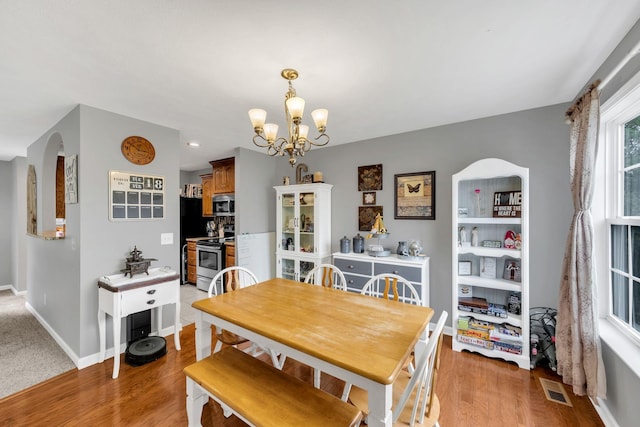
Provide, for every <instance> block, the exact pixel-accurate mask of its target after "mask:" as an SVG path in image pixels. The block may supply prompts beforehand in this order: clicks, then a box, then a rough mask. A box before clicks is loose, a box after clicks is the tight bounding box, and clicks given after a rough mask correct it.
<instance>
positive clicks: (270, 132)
mask: <svg viewBox="0 0 640 427" xmlns="http://www.w3.org/2000/svg"><path fill="white" fill-rule="evenodd" d="M277 136H278V125H277V124H275V123H265V125H264V137H265V139H266V140H267V141H268V142H269V144H273V142H274V141H275V140H276V137H277Z"/></svg>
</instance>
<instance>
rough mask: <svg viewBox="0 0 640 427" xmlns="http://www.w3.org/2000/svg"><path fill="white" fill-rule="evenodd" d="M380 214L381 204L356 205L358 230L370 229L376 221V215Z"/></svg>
mask: <svg viewBox="0 0 640 427" xmlns="http://www.w3.org/2000/svg"><path fill="white" fill-rule="evenodd" d="M377 214H380V216H381V217H382V216H384V215H383V214H382V206H360V207H358V230H359V231H371V227H373V223H374V222H375V221H376V215H377Z"/></svg>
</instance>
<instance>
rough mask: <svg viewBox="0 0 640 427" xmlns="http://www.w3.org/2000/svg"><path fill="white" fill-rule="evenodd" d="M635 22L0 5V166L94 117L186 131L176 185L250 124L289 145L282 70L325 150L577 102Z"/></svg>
mask: <svg viewBox="0 0 640 427" xmlns="http://www.w3.org/2000/svg"><path fill="white" fill-rule="evenodd" d="M639 18H640V1H638V0H563V1H557V0H537V1H534V0H528V1H527V0H517V1H514V0H455V1H441V0H397V1H381V0H351V1H344V0H338V1H336V0H325V1H313V2H312V1H306V0H300V1H298V2H295V1H294V2H286V1H274V0H235V1H220V0H189V1H186V0H135V1H131V0H110V1H98V0H56V1H51V0H0V99H1V101H0V160H11V159H13V158H14V157H15V156H26V148H27V146H29V145H30V144H31V143H33V142H34V141H35V140H36V139H37V138H39V137H40V136H42V135H43V134H44V133H45V132H46V131H47V130H48V129H49V128H50V127H51V126H53V125H54V124H55V123H56V122H57V121H59V120H60V119H61V118H62V117H64V116H65V115H66V114H67V113H68V112H69V111H70V110H71V109H73V108H74V107H75V106H76V105H77V104H85V105H90V106H93V107H97V108H101V109H104V110H108V111H112V112H115V113H119V114H124V115H126V116H130V117H134V118H137V119H141V120H146V121H149V122H153V123H157V124H160V125H164V126H167V127H170V128H175V129H178V130H179V131H180V135H181V136H180V139H181V149H180V166H181V169H182V170H197V169H202V168H205V167H208V160H213V159H217V158H222V157H225V156H226V155H229V154H231V152H232V150H233V149H234V148H235V147H238V146H241V147H245V148H255V147H254V146H253V143H252V142H251V138H252V136H253V130H252V128H251V125H250V122H249V118H248V115H247V110H248V109H250V108H253V107H261V108H264V109H266V110H267V112H268V113H269V114H268V116H267V118H268V121H276V123H279V124H280V126H281V129H284V123H283V122H284V114H283V104H282V103H283V97H284V93H285V92H286V90H287V83H286V81H285V80H283V79H282V78H281V77H280V71H281V69H283V68H286V67H291V68H296V69H297V70H298V71H299V73H300V77H299V78H298V80H296V81H295V82H294V86H295V88H296V89H297V92H298V95H299V96H301V97H302V98H305V99H306V101H307V108H306V111H307V112H309V111H311V110H313V109H315V108H320V107H325V108H328V109H329V122H328V131H327V133H328V134H329V135H330V136H331V143H330V145H335V144H342V143H348V142H353V141H359V140H363V139H369V138H374V137H379V136H385V135H391V134H396V133H402V132H407V131H412V130H416V129H423V128H428V127H432V126H437V125H443V124H447V123H454V122H460V121H464V120H470V119H475V118H481V117H487V116H492V115H496V114H502V113H507V112H511V111H519V110H525V109H529V108H535V107H540V106H545V105H552V104H557V103H562V102H568V101H571V100H572V99H573V98H574V97H575V96H576V95H577V93H578V92H579V91H580V90H581V88H582V87H583V85H584V84H585V83H587V80H588V79H589V78H590V77H591V76H592V75H593V73H594V72H595V71H596V70H597V68H598V67H599V66H600V65H601V64H602V62H603V61H604V60H605V59H606V58H607V56H608V55H609V54H610V53H611V51H612V50H613V49H614V48H615V46H616V45H617V44H618V43H619V42H620V40H621V39H622V38H623V37H624V35H625V34H626V33H627V32H628V31H629V29H630V28H631V27H632V26H633V24H634V23H635V22H636V21H637V20H638V19H639ZM306 114H308V113H306ZM308 121H309V124H312V123H311V120H310V118H308ZM311 127H312V128H313V126H311ZM310 133H311V132H310ZM188 141H197V142H199V143H200V144H201V146H200V148H198V149H191V148H188V147H187V146H186V142H188ZM152 142H153V141H152ZM120 143H121V141H114V144H117V145H119V144H120Z"/></svg>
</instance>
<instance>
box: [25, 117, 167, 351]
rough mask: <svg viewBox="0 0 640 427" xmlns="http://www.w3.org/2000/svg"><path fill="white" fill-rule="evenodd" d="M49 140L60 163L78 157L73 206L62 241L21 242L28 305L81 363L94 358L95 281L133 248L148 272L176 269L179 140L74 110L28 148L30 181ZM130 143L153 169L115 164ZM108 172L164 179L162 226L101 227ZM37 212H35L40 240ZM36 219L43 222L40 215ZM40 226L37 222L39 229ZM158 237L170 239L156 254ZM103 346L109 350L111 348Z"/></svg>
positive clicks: (143, 125)
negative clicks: (60, 148)
mask: <svg viewBox="0 0 640 427" xmlns="http://www.w3.org/2000/svg"><path fill="white" fill-rule="evenodd" d="M52 135H59V136H60V137H61V138H62V141H63V144H64V150H65V155H67V156H68V155H72V154H77V155H78V199H79V203H78V204H74V205H67V209H66V217H67V234H66V237H65V239H63V240H55V241H51V240H44V239H41V238H39V237H31V238H29V239H28V253H27V257H28V260H29V263H28V265H29V268H28V271H29V274H28V290H29V293H28V300H29V303H30V304H31V305H32V306H33V307H34V308H35V309H36V311H37V312H38V313H39V314H40V315H41V316H42V317H43V318H44V320H45V321H46V322H47V323H48V324H49V325H50V326H51V327H52V328H53V330H54V331H55V332H56V333H57V334H58V335H59V336H60V337H61V338H62V339H63V340H64V342H65V343H66V344H67V345H68V346H69V348H70V349H71V351H73V352H74V353H75V354H76V355H78V356H79V357H80V358H82V357H85V356H88V355H91V354H95V353H97V351H98V344H99V343H98V335H97V330H98V329H97V316H96V314H97V307H98V292H97V286H96V282H97V279H98V278H99V277H101V276H103V275H108V274H114V273H117V272H119V271H120V269H122V268H124V266H125V264H124V262H125V258H126V256H127V255H128V254H129V252H130V251H131V250H132V249H133V247H134V246H137V247H138V249H140V250H142V251H143V256H145V257H149V258H157V259H158V261H156V262H153V264H152V266H156V267H160V266H165V265H168V266H171V267H173V268H174V269H177V268H179V266H178V259H177V257H176V256H175V253H176V252H177V249H176V248H177V245H178V244H179V242H178V240H179V198H178V197H177V194H178V193H177V191H178V190H177V189H178V188H179V164H178V159H179V151H178V149H179V133H178V131H176V130H174V129H169V128H166V127H162V126H158V125H155V124H152V123H148V122H143V121H140V120H135V119H132V118H129V117H125V116H121V115H117V114H113V113H109V112H106V111H102V110H98V109H95V108H91V107H87V106H78V107H76V108H75V109H74V110H73V111H72V112H71V113H69V115H67V117H65V118H64V119H63V120H61V121H60V122H59V123H58V124H56V125H55V126H54V127H53V128H52V129H51V130H50V131H49V132H47V133H46V134H45V135H43V137H41V138H40V139H39V140H38V141H36V142H35V143H34V144H32V145H31V146H30V147H29V149H28V152H27V159H28V163H33V164H34V165H36V171H40V173H39V174H38V177H41V176H42V175H43V173H42V170H43V169H45V168H44V167H43V165H42V162H43V155H44V153H45V151H46V150H47V148H46V144H47V142H48V141H49V139H50V138H51V136H52ZM130 135H141V136H144V137H145V138H147V139H148V140H149V141H151V142H152V143H153V145H154V147H155V151H156V157H155V159H154V160H153V162H151V163H150V164H148V165H144V166H139V165H135V164H133V163H130V162H129V161H127V160H126V159H125V158H124V157H123V156H122V153H121V151H120V145H121V142H122V141H123V140H124V139H125V138H126V137H127V136H130ZM110 170H119V171H127V172H137V173H141V174H148V175H159V176H164V178H165V189H166V192H165V195H166V199H165V218H164V219H162V220H154V221H133V222H111V221H109V219H108V212H109V208H108V200H109V198H108V189H109V182H108V177H109V171H110ZM44 174H45V178H44V179H42V178H38V200H41V198H42V195H41V192H42V184H41V183H42V182H43V180H44V181H45V182H46V172H45V173H44ZM173 196H175V197H173ZM45 208H46V207H45ZM42 211H43V208H41V207H40V206H39V208H38V213H39V227H38V230H39V231H40V232H42V227H41V226H40V223H41V222H40V218H41V217H40V215H42V214H41V212H42ZM44 212H45V215H46V209H44ZM45 220H46V218H43V222H44V221H45ZM45 227H46V226H45ZM161 233H173V234H174V244H173V245H164V246H161V245H160V234H161ZM165 312H167V316H166V317H165V319H167V320H165V325H166V324H168V322H169V320H171V319H172V318H173V307H167V308H165ZM109 323H110V322H109ZM109 329H110V328H109ZM109 333H110V332H109V331H108V335H109ZM107 345H108V346H110V345H112V343H111V340H108V341H107Z"/></svg>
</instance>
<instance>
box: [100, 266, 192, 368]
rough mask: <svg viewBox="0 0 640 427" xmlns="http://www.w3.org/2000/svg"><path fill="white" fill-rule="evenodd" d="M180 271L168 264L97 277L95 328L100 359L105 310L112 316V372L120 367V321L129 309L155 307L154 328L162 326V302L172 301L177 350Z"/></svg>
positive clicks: (160, 328)
mask: <svg viewBox="0 0 640 427" xmlns="http://www.w3.org/2000/svg"><path fill="white" fill-rule="evenodd" d="M179 279H180V275H179V274H178V273H176V272H175V271H173V270H170V269H167V268H150V269H149V274H148V275H147V274H139V275H136V276H134V277H126V276H125V275H124V274H122V273H120V274H114V275H111V276H103V277H101V278H100V279H99V280H98V330H99V334H100V360H99V361H100V363H102V362H103V361H104V358H105V353H106V340H107V338H106V322H107V314H109V315H110V316H111V317H112V319H113V375H112V378H118V373H119V371H120V323H121V319H122V318H123V317H126V316H128V315H130V314H132V313H137V312H140V311H144V310H149V309H154V311H155V320H156V322H155V323H156V332H157V333H160V331H161V330H162V306H163V305H166V304H175V307H176V315H175V322H174V327H173V337H174V343H175V346H176V350H180V334H179V331H178V327H179V322H180V280H179Z"/></svg>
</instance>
